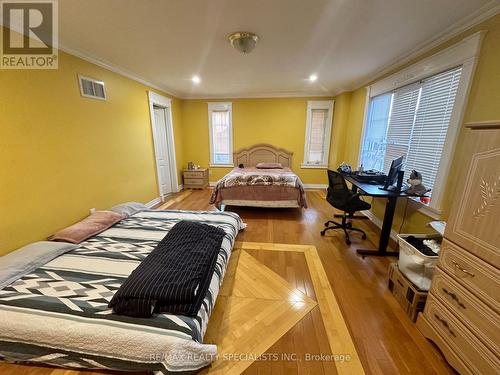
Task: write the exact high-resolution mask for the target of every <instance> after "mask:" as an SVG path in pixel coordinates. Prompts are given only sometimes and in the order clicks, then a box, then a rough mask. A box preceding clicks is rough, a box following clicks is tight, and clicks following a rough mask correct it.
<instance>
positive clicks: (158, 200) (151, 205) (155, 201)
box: [145, 197, 162, 208]
mask: <svg viewBox="0 0 500 375" xmlns="http://www.w3.org/2000/svg"><path fill="white" fill-rule="evenodd" d="M161 202H162V200H161V198H160V197H158V198H155V199H153V200H151V201H149V202H147V203H145V205H146V206H147V207H148V208H154V207H156V206H158V205H159V204H160V203H161Z"/></svg>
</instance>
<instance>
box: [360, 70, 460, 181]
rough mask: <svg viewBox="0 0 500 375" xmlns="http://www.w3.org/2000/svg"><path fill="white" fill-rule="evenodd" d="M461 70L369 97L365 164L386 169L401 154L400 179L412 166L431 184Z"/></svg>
mask: <svg viewBox="0 0 500 375" xmlns="http://www.w3.org/2000/svg"><path fill="white" fill-rule="evenodd" d="M461 72H462V67H461V66H460V67H458V68H454V69H451V70H448V71H445V72H443V73H439V74H436V75H434V76H432V77H429V78H426V79H424V80H422V81H419V82H417V83H414V84H411V85H408V86H404V87H401V88H399V89H396V90H394V91H392V92H390V93H386V94H382V95H379V96H376V97H374V98H372V99H371V100H370V107H369V113H368V119H367V124H366V129H365V135H364V139H363V145H362V151H361V162H362V164H363V166H364V168H365V169H378V170H383V171H385V172H387V171H388V170H389V167H390V164H391V161H392V160H393V159H396V158H398V157H399V156H402V155H403V156H405V179H407V178H408V176H409V175H410V173H411V171H412V170H413V169H415V170H417V171H419V172H420V173H422V176H423V182H424V185H425V186H426V187H428V188H431V189H432V188H433V186H434V183H435V181H436V178H437V175H438V172H439V166H440V162H441V156H442V153H443V149H444V145H445V142H446V135H447V132H448V126H449V124H450V119H451V115H452V112H453V106H454V104H455V97H456V94H457V90H458V85H459V83H460V76H461ZM384 129H385V135H383V136H382V134H383V133H384Z"/></svg>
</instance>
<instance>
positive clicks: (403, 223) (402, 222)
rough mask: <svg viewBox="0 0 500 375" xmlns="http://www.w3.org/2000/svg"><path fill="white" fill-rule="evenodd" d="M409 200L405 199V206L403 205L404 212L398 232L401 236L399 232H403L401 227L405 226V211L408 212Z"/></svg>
mask: <svg viewBox="0 0 500 375" xmlns="http://www.w3.org/2000/svg"><path fill="white" fill-rule="evenodd" d="M409 200H410V199H409V198H406V205H405V210H404V213H403V220H402V221H401V226H400V227H399V232H398V233H400V234H401V230H403V225H405V221H406V211H408V203H409Z"/></svg>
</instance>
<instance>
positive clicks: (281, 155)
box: [234, 143, 293, 168]
mask: <svg viewBox="0 0 500 375" xmlns="http://www.w3.org/2000/svg"><path fill="white" fill-rule="evenodd" d="M292 155H293V152H290V151H287V150H284V149H282V148H276V147H274V146H272V145H268V144H264V143H262V144H258V145H253V146H252V147H249V148H244V149H242V150H239V151H238V152H235V153H234V165H235V166H238V165H240V164H243V165H244V166H245V167H255V166H256V165H257V164H258V163H281V165H283V167H289V168H290V167H291V166H292Z"/></svg>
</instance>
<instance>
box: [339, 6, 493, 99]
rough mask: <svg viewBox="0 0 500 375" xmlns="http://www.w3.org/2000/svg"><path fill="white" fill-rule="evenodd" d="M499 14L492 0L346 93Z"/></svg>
mask: <svg viewBox="0 0 500 375" xmlns="http://www.w3.org/2000/svg"><path fill="white" fill-rule="evenodd" d="M497 13H500V2H499V1H498V0H492V1H490V2H489V3H486V4H485V5H484V6H482V7H481V8H479V9H477V10H476V11H475V12H473V13H471V14H469V15H468V16H467V17H465V18H463V19H462V20H460V21H458V22H456V23H455V24H453V25H451V26H449V27H448V28H446V29H445V30H443V31H442V32H441V33H439V34H436V35H434V36H433V37H432V38H430V39H427V40H426V41H425V42H423V43H420V44H419V45H417V46H416V47H414V48H413V49H412V50H411V51H409V52H407V53H405V54H403V55H400V56H399V57H397V58H395V59H393V60H392V61H391V62H389V64H388V65H387V66H386V67H385V68H383V69H382V70H379V71H378V72H377V73H375V74H373V75H372V76H370V78H369V79H365V80H363V81H361V82H360V83H359V84H355V85H353V86H352V87H351V89H350V90H345V91H354V90H357V89H359V88H361V87H363V86H366V85H368V84H369V83H371V82H373V81H375V80H377V79H378V78H380V77H382V76H384V75H386V74H388V73H390V72H392V71H394V70H396V69H398V68H399V67H400V66H402V65H404V64H406V63H408V62H410V61H412V60H414V59H416V58H418V57H420V56H422V55H423V54H424V53H426V52H429V51H430V50H432V49H433V48H436V47H438V46H440V45H441V44H443V43H445V42H446V41H448V40H450V39H452V38H453V37H455V36H457V35H459V34H460V33H462V32H464V31H467V30H468V29H470V28H472V27H474V26H476V25H478V24H480V23H481V22H483V21H486V20H487V19H488V18H490V17H493V16H494V15H496V14H497ZM345 91H341V92H339V93H338V94H335V95H339V94H342V93H344V92H345Z"/></svg>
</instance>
